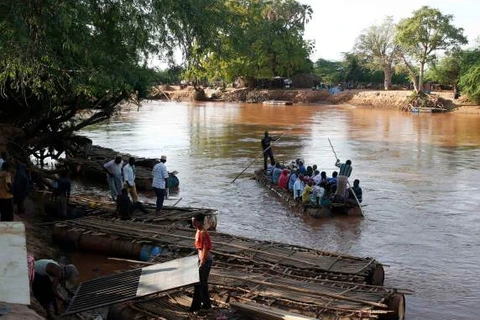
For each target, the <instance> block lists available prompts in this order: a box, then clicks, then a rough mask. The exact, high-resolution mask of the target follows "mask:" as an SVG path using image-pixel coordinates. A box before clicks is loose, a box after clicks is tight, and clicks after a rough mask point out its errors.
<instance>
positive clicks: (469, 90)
mask: <svg viewBox="0 0 480 320" xmlns="http://www.w3.org/2000/svg"><path fill="white" fill-rule="evenodd" d="M459 86H460V89H461V90H462V92H463V93H465V94H466V95H467V96H468V97H469V99H471V100H472V101H474V102H476V103H480V49H474V50H467V51H464V52H463V54H462V68H461V74H460V81H459Z"/></svg>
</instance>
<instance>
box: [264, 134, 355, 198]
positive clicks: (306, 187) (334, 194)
mask: <svg viewBox="0 0 480 320" xmlns="http://www.w3.org/2000/svg"><path fill="white" fill-rule="evenodd" d="M278 139H279V137H272V136H270V135H269V133H268V131H265V134H264V137H263V138H262V139H261V146H262V153H263V166H264V172H265V174H266V175H267V177H268V178H269V179H270V182H271V183H272V184H273V185H275V186H277V187H278V188H280V189H285V190H288V191H289V192H291V194H292V196H293V198H294V199H295V200H296V201H298V202H302V203H303V204H304V205H311V206H317V207H319V206H321V205H324V204H328V203H331V202H336V203H351V204H360V203H361V202H362V200H363V199H362V198H363V197H362V188H361V187H360V180H358V179H355V180H354V181H353V186H350V184H349V182H348V178H349V177H350V175H351V174H352V170H353V167H352V161H351V160H347V161H345V163H341V162H340V160H339V159H337V162H336V163H335V166H337V167H338V168H339V170H338V171H333V172H332V176H331V177H328V176H327V173H326V172H325V171H321V172H320V171H319V170H318V167H317V165H316V164H313V165H312V166H305V163H304V161H303V160H302V159H297V160H295V161H292V163H291V164H289V165H282V164H281V163H280V162H276V161H275V157H274V155H273V151H272V142H275V141H278ZM269 159H270V163H269V164H267V161H268V160H269Z"/></svg>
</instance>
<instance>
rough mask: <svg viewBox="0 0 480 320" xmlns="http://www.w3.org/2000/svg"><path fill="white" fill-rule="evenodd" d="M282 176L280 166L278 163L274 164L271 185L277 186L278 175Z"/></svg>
mask: <svg viewBox="0 0 480 320" xmlns="http://www.w3.org/2000/svg"><path fill="white" fill-rule="evenodd" d="M281 174H282V168H281V166H280V163H278V162H277V163H276V164H275V169H274V170H273V172H272V184H274V185H277V184H278V179H279V178H280V175H281Z"/></svg>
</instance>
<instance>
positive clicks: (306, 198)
mask: <svg viewBox="0 0 480 320" xmlns="http://www.w3.org/2000/svg"><path fill="white" fill-rule="evenodd" d="M305 180H306V185H305V188H303V191H302V202H303V204H308V203H309V202H310V195H311V193H312V190H313V187H312V186H313V180H312V179H310V178H307V179H305Z"/></svg>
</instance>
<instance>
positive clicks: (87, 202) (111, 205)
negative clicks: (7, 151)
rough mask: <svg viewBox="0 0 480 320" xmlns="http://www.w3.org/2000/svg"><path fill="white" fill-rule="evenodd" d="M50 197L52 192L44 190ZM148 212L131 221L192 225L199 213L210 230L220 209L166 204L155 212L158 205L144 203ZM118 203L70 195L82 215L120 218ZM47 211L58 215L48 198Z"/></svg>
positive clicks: (139, 212) (215, 222)
mask: <svg viewBox="0 0 480 320" xmlns="http://www.w3.org/2000/svg"><path fill="white" fill-rule="evenodd" d="M43 194H44V196H45V197H47V198H49V197H51V193H49V192H43ZM143 206H144V208H145V209H146V211H147V213H143V212H141V211H139V210H135V212H134V213H133V214H132V217H131V218H130V219H129V221H132V222H139V223H149V224H156V225H163V226H171V225H174V226H184V227H189V226H191V225H192V217H194V216H196V215H197V214H203V215H205V219H206V226H207V229H208V230H215V229H216V227H217V217H218V211H217V210H216V209H210V208H194V207H177V206H164V207H163V209H162V214H155V211H156V206H155V204H153V203H143ZM115 210H116V204H115V202H112V201H110V200H105V199H101V198H92V197H84V196H80V195H72V196H71V197H70V211H75V212H76V213H77V214H79V215H82V216H97V217H102V218H103V219H112V220H120V217H116V216H115V215H114V214H115ZM45 211H46V212H47V213H49V214H51V215H57V208H56V205H55V203H54V202H53V201H51V200H47V201H46V203H45Z"/></svg>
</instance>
